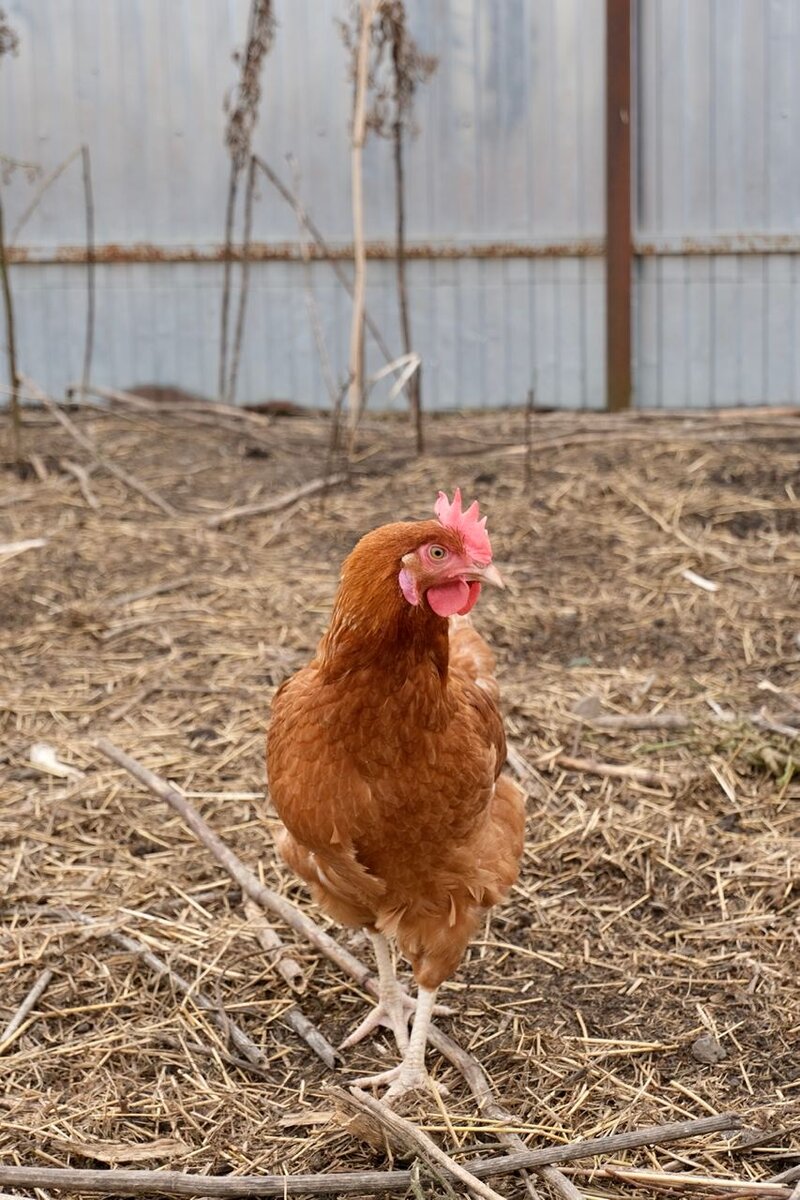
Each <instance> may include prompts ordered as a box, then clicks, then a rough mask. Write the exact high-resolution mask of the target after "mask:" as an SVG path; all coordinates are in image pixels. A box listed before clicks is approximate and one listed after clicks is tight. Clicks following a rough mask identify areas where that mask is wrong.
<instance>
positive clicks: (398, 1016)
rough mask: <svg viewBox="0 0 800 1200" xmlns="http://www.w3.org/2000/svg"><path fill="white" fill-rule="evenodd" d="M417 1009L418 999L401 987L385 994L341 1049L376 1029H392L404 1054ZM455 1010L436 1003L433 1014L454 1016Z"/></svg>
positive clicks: (341, 1045) (341, 1044)
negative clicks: (412, 1019)
mask: <svg viewBox="0 0 800 1200" xmlns="http://www.w3.org/2000/svg"><path fill="white" fill-rule="evenodd" d="M416 1011H417V1002H416V1000H415V999H414V998H413V997H412V996H407V995H406V993H405V992H402V991H400V989H399V988H398V989H397V994H396V995H394V996H388V995H383V996H381V997H380V999H379V1000H378V1002H377V1004H376V1005H375V1007H374V1008H373V1009H371V1010H370V1012H368V1013H367V1015H366V1016H365V1017H364V1020H363V1021H360V1022H359V1024H358V1025H356V1027H355V1029H354V1030H353V1032H352V1033H348V1035H347V1037H346V1038H345V1039H344V1041H343V1042H341V1043H340V1045H339V1049H340V1050H347V1049H348V1047H350V1046H355V1045H356V1043H357V1042H361V1041H363V1040H364V1038H365V1037H369V1035H370V1034H371V1033H374V1032H375V1030H376V1029H391V1031H392V1033H393V1034H394V1037H395V1041H396V1042H397V1048H398V1050H399V1051H400V1053H401V1054H404V1053H405V1050H406V1047H407V1046H408V1023H409V1021H410V1020H411V1018H412V1017H413V1015H414V1013H415V1012H416ZM455 1011H456V1010H455V1009H454V1008H450V1007H449V1006H448V1005H447V1004H436V1005H434V1008H433V1015H434V1016H435V1017H452V1016H454V1015H455Z"/></svg>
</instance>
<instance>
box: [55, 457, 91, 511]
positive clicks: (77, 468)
mask: <svg viewBox="0 0 800 1200" xmlns="http://www.w3.org/2000/svg"><path fill="white" fill-rule="evenodd" d="M58 465H59V466H60V467H61V470H62V471H66V473H67V474H68V475H72V476H73V477H74V478H75V479H76V480H77V481H78V487H79V488H80V490H81V495H82V496H83V498H84V500H85V501H86V503H87V504H88V505H89V507H90V508H93V509H94V511H95V512H99V511H100V501H99V500H98V499H97V496H95V494H94V492H93V491H92V488H91V485H90V483H89V472H88V471H87V470H86V468H85V467H82V466H81V464H80V463H76V462H73V461H72V459H71V458H60V459H59V460H58Z"/></svg>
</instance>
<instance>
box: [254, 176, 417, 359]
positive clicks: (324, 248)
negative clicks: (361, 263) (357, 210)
mask: <svg viewBox="0 0 800 1200" xmlns="http://www.w3.org/2000/svg"><path fill="white" fill-rule="evenodd" d="M255 160H256V166H257V167H258V168H259V170H260V171H263V173H264V174H265V175H266V177H267V179H268V180H269V181H270V183H271V184H272V186H273V187H274V188H275V190H276V192H277V193H278V195H279V196H282V197H283V199H284V200H285V201H286V203H287V204H289V205H291V207H292V208H293V209H294V211H295V213H296V214H297V219H298V221H300V222H301V223H302V224H303V226H304V227H305V229H306V231H307V232H308V234H309V236H310V237H312V238H313V240H314V241H315V242H316V244H317V245H318V246H319V249H320V251H321V252H322V254H323V255H324V257H325V260H326V262H327V263H328V265H329V266H330V268H331V270H332V271H333V273H334V275H335V276H336V278H337V279H338V281H339V283H340V284H341V285H342V287H343V288H344V290H345V291H346V292H347V294H348V296H349V297H350V298H351V299H352V298H353V284H352V283H351V281H350V280H349V279H348V277H347V273H346V272H345V270H344V268H343V267H342V266H341V264H340V263H339V262H338V261H337V259H336V256H335V254H334V252H333V249H332V247H331V245H330V243H329V242H327V241H326V240H325V238H324V237H323V235H322V233H321V232H320V229H319V226H318V225H317V224H316V223H315V222H314V221H313V220H312V218H311V217H310V216H309V214H308V212H307V210H306V209H305V208H304V207H303V205H302V204H301V203H300V200H299V197H298V196H297V195H296V194H294V193H292V192H291V191H290V190H289V188H288V187H287V186H286V184H285V183H284V182H283V180H282V179H281V178H280V176H279V175H277V174H276V173H275V171H273V169H272V167H271V166H270V165H269V163H268V162H266V161H265V160H264V159H263V158H260V157H259V156H258V155H256V156H255ZM364 324H365V326H366V327H367V329H368V330H369V332H370V333H371V334H372V337H373V339H374V341H375V345H376V346H377V347H378V349H379V350H380V352H381V354H382V355H383V357H384V358H385V359H386V361H387V363H388V362H392V361H393V360H394V359H395V358H396V355H394V354H392V352H391V350H390V349H389V347H388V346H387V344H386V342H385V340H384V338H383V336H382V334H381V331H380V329H379V328H378V326H377V325H376V324H375V322H374V321H373V319H372V317H371V316H370V315H369V312H368V311H367V308H366V307H365V308H364Z"/></svg>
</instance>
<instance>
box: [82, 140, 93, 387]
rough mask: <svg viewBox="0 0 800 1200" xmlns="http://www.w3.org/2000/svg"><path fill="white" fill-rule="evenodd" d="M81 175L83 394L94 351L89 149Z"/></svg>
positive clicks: (85, 148)
mask: <svg viewBox="0 0 800 1200" xmlns="http://www.w3.org/2000/svg"><path fill="white" fill-rule="evenodd" d="M81 165H82V174H83V198H84V205H85V208H86V337H85V341H84V347H83V374H82V375H81V391H82V392H85V391H86V387H87V385H88V383H89V376H90V375H91V373H92V351H93V349H94V312H95V284H94V198H93V196H92V160H91V157H90V155H89V147H88V146H85V145H84V146H81Z"/></svg>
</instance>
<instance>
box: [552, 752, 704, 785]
mask: <svg viewBox="0 0 800 1200" xmlns="http://www.w3.org/2000/svg"><path fill="white" fill-rule="evenodd" d="M550 761H551V762H553V763H555V764H556V765H558V766H559V767H563V768H564V770H565V771H578V772H584V773H585V774H587V775H603V776H605V777H606V778H608V779H630V780H631V781H632V782H633V783H641V784H642V785H643V786H644V787H655V788H665V787H669V788H677V787H680V786H681V784H682V782H683V781H684V779H686V778H687V777H686V776H684V778H683V779H680V778H678V777H677V776H675V775H665V774H662V773H661V772H659V771H648V770H647V768H646V767H634V766H631V765H630V764H627V763H604V762H598V761H597V760H596V759H594V758H572V757H571V756H570V755H568V754H558V755H556V757H555V758H554V759H551V760H550Z"/></svg>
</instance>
